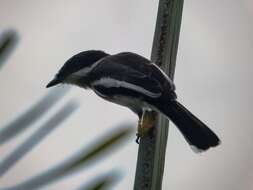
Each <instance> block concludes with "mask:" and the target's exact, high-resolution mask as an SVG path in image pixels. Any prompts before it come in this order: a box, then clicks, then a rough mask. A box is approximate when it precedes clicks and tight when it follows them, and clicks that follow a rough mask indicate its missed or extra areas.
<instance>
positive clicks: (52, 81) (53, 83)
mask: <svg viewBox="0 0 253 190" xmlns="http://www.w3.org/2000/svg"><path fill="white" fill-rule="evenodd" d="M61 82H62V81H61V80H60V79H58V78H57V77H55V78H54V79H53V80H51V81H50V82H49V83H48V84H47V86H46V88H49V87H52V86H55V85H57V84H60V83H61Z"/></svg>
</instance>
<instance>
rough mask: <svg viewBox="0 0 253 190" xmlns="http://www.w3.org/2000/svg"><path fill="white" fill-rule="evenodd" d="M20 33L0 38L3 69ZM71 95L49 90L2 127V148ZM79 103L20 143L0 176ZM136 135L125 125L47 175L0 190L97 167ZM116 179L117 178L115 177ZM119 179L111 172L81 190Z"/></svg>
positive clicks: (26, 187)
mask: <svg viewBox="0 0 253 190" xmlns="http://www.w3.org/2000/svg"><path fill="white" fill-rule="evenodd" d="M17 39H18V37H17V33H16V32H15V31H13V30H9V31H5V32H3V33H2V34H1V35H0V68H1V66H2V65H3V64H4V61H5V60H6V58H7V57H8V56H9V55H10V54H11V53H12V52H13V51H12V50H13V49H14V47H15V45H16V43H17ZM68 91H69V88H65V89H55V90H50V91H49V93H48V94H47V95H45V96H44V97H42V98H41V99H40V100H39V101H38V102H37V103H35V104H33V105H32V106H30V107H28V108H27V110H26V111H24V112H23V113H21V114H20V115H19V116H18V117H16V118H15V119H14V120H13V121H11V122H10V123H9V124H7V125H5V126H3V127H1V130H0V145H2V144H4V143H6V142H7V141H9V140H13V139H15V137H16V136H17V135H18V134H20V133H21V132H23V131H24V130H25V129H27V128H28V127H31V126H33V125H32V124H34V123H35V122H37V121H38V120H39V119H40V118H41V117H43V116H44V115H45V113H47V112H48V111H49V110H50V109H51V108H52V107H53V106H54V105H55V104H56V103H57V102H58V101H59V100H60V99H62V97H63V96H64V95H65V94H66V93H67V92H68ZM77 108H78V104H77V103H76V101H69V102H67V103H65V104H64V105H63V106H62V108H61V109H60V110H58V112H57V113H55V114H53V115H52V116H51V117H50V118H49V119H48V120H47V121H46V122H45V123H44V124H43V125H41V126H40V127H39V128H38V129H37V130H36V131H35V132H34V133H33V134H32V135H30V136H29V137H27V139H26V140H25V141H24V142H23V143H21V144H20V145H19V146H18V147H17V148H16V149H15V150H13V151H11V153H10V154H9V155H8V156H7V157H6V158H5V159H3V161H2V162H1V163H0V176H3V175H4V174H5V173H6V172H8V171H9V169H11V168H12V167H13V166H14V165H15V164H16V163H17V162H18V161H19V160H20V159H22V158H23V157H24V156H25V155H26V154H28V153H29V152H30V151H31V150H32V149H33V148H35V147H36V145H38V144H39V143H40V142H41V141H42V140H43V139H45V138H46V137H47V135H49V134H50V133H51V132H53V130H54V129H55V128H56V127H58V126H60V124H61V123H62V122H63V121H64V120H65V119H67V118H68V117H69V116H70V115H71V114H72V113H73V112H74V111H75V110H76V109H77ZM132 132H133V126H130V125H124V126H120V127H119V128H116V129H115V130H113V131H111V132H109V133H108V134H107V135H105V136H103V137H100V138H97V139H98V140H97V139H96V141H95V142H94V143H93V144H91V145H89V146H88V148H83V149H81V150H80V151H79V152H78V153H76V154H75V155H72V156H71V157H69V158H68V159H66V160H65V161H63V162H62V163H59V164H57V165H56V166H53V167H52V168H50V169H49V170H47V171H44V172H41V173H40V174H38V175H37V176H34V177H32V178H30V179H27V180H25V181H24V182H21V183H20V184H16V185H14V186H13V187H8V188H4V189H3V188H1V187H0V188H1V190H34V189H38V188H41V187H42V186H44V185H48V184H50V183H53V182H55V181H57V180H59V179H60V178H62V177H65V176H66V175H69V174H70V173H74V172H76V171H78V170H80V169H82V168H83V167H84V166H86V165H88V163H92V162H93V163H94V161H95V160H98V158H100V159H101V158H104V157H105V154H106V153H108V152H110V151H112V150H114V149H115V148H117V147H119V146H121V144H122V142H124V141H125V140H126V139H127V137H129V135H130V134H132ZM116 176H117V177H116ZM118 180H119V178H118V175H115V172H109V173H107V174H106V175H104V176H102V177H101V176H98V177H96V178H95V179H94V180H93V181H92V182H91V183H90V184H88V185H85V186H82V187H80V188H79V190H99V189H101V190H102V189H108V187H109V186H110V185H111V184H113V183H114V182H116V181H118Z"/></svg>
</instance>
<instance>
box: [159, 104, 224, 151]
mask: <svg viewBox="0 0 253 190" xmlns="http://www.w3.org/2000/svg"><path fill="white" fill-rule="evenodd" d="M157 108H158V109H159V110H160V111H161V112H162V113H164V114H165V115H166V116H167V117H168V118H169V119H170V120H171V121H172V122H173V123H174V124H175V125H176V126H177V127H178V129H179V130H180V131H181V133H182V134H183V135H184V137H185V139H186V140H187V142H188V143H189V144H190V145H191V147H192V149H193V150H194V151H197V152H201V151H205V150H207V149H208V148H210V147H215V146H217V145H219V143H220V140H219V138H218V137H217V135H216V134H215V133H214V132H213V131H212V130H211V129H209V128H208V127H207V126H206V125H205V124H204V123H203V122H202V121H200V120H199V119H198V118H197V117H196V116H194V115H193V114H192V113H191V112H190V111H189V110H187V109H186V108H185V107H184V106H183V105H182V104H180V103H179V102H177V101H170V102H169V103H168V104H167V105H166V104H159V105H158V106H157Z"/></svg>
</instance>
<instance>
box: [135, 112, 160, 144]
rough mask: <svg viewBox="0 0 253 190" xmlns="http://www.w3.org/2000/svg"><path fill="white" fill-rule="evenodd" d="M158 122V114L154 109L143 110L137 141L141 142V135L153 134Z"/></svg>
mask: <svg viewBox="0 0 253 190" xmlns="http://www.w3.org/2000/svg"><path fill="white" fill-rule="evenodd" d="M155 122H156V114H155V112H154V111H152V110H146V109H145V110H143V113H142V116H141V117H140V119H139V121H138V133H137V134H136V136H137V138H136V142H137V143H138V144H139V141H140V138H141V137H146V136H147V135H150V136H153V132H154V127H155Z"/></svg>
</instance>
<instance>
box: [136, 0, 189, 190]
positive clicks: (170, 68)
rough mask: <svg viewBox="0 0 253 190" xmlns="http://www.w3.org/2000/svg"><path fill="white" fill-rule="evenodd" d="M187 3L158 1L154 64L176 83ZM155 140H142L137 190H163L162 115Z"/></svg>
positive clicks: (165, 126) (164, 125) (165, 133)
mask: <svg viewBox="0 0 253 190" xmlns="http://www.w3.org/2000/svg"><path fill="white" fill-rule="evenodd" d="M183 3H184V0H159V6H158V14H157V21H156V29H155V34H154V40H153V47H152V54H151V60H152V61H153V62H155V63H156V64H157V65H158V66H159V67H161V68H162V69H163V70H164V71H165V72H166V74H167V75H168V76H169V77H170V78H171V79H173V78H174V72H175V65H176V56H177V47H178V41H179V33H180V26H181V18H182V11H183ZM156 118H157V121H156V126H155V129H154V130H155V131H154V134H155V135H154V137H149V136H147V137H143V138H141V141H140V145H139V152H138V160H137V167H136V174H135V184H134V190H161V188H162V178H163V170H164V163H165V153H166V145H167V137H168V129H169V128H168V127H169V123H168V120H167V119H166V118H165V117H163V116H162V115H161V114H157V115H156Z"/></svg>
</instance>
